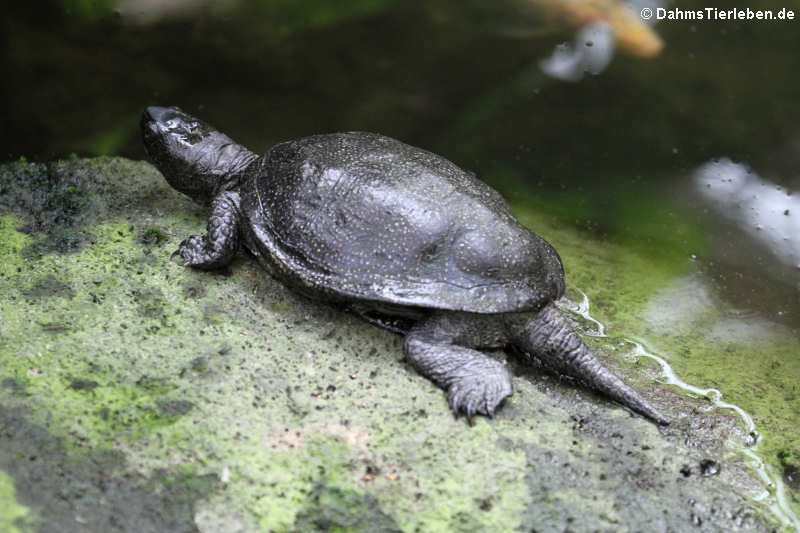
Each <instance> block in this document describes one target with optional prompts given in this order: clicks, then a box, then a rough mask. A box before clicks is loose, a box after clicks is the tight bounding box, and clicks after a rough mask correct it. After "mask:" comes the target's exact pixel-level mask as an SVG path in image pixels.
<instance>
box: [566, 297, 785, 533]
mask: <svg viewBox="0 0 800 533" xmlns="http://www.w3.org/2000/svg"><path fill="white" fill-rule="evenodd" d="M578 292H579V293H580V294H581V300H580V301H571V300H569V299H566V298H565V299H563V300H562V301H561V302H560V303H561V305H562V307H564V308H566V309H567V310H569V311H571V312H573V313H576V314H577V315H579V316H580V317H582V318H583V319H584V320H586V321H588V322H589V323H590V324H592V325H593V326H594V327H595V328H596V329H594V330H588V331H587V330H584V331H583V333H584V335H588V336H591V337H599V338H608V335H606V328H605V325H603V324H602V323H601V322H600V321H599V320H597V319H596V318H595V317H593V316H592V315H591V313H590V310H589V307H590V303H589V297H588V296H586V294H585V293H583V292H581V291H580V290H578ZM621 345H622V346H624V347H628V348H632V351H631V352H632V355H633V357H635V358H637V359H638V358H641V357H644V358H647V359H651V360H653V361H655V362H656V363H658V366H659V370H660V374H659V376H658V380H659V381H660V382H661V383H664V384H666V385H673V386H675V387H677V388H678V389H680V390H682V391H684V392H685V393H687V394H689V395H692V396H694V397H699V398H706V399H708V400H709V401H710V402H711V406H712V408H714V409H726V410H730V411H733V412H734V413H736V416H738V417H739V418H740V419H741V423H742V426H743V427H744V430H745V438H744V439H743V440H742V441H741V442H729V443H727V444H728V447H729V448H731V450H732V451H734V453H741V454H744V455H745V456H746V457H747V458H748V459H749V464H750V466H751V468H752V469H753V470H754V471H755V472H756V473H757V475H758V477H759V478H760V479H761V481H762V482H763V483H764V487H765V489H764V491H763V492H762V493H761V494H759V495H758V496H757V497H756V500H757V501H759V502H761V503H762V504H763V505H765V506H766V507H767V508H768V509H769V511H770V512H771V513H772V514H773V516H775V518H777V519H778V521H779V522H780V523H781V524H782V525H783V526H784V527H787V528H792V529H795V530H800V518H798V516H797V514H796V513H795V512H794V510H793V509H792V506H791V505H790V503H789V498H790V497H789V495H788V489H787V487H786V485H785V484H784V482H783V479H782V477H781V475H780V474H779V473H777V472H776V471H775V469H774V468H773V467H772V466H771V465H769V464H767V463H765V461H764V458H763V457H762V455H761V454H760V452H759V445H760V444H761V442H762V440H763V437H762V436H761V435H760V434H759V432H758V430H757V428H756V424H755V422H754V420H753V417H752V416H751V415H750V414H749V413H748V412H746V411H745V410H744V409H742V408H741V407H739V406H738V405H735V404H732V403H729V402H726V401H723V399H722V396H723V394H722V392H721V391H719V390H717V389H714V388H705V389H704V388H700V387H698V386H696V385H692V384H691V383H687V382H686V381H684V380H683V379H681V378H680V377H679V376H678V375H677V374H676V373H675V370H674V369H673V368H672V366H670V364H669V363H668V362H667V361H666V359H664V357H661V356H659V355H656V354H655V353H654V350H652V349H649V348H648V347H647V346H646V344H645V342H644V341H642V340H633V339H625V340H624V341H623V342H622V343H621Z"/></svg>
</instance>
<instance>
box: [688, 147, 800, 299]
mask: <svg viewBox="0 0 800 533" xmlns="http://www.w3.org/2000/svg"><path fill="white" fill-rule="evenodd" d="M693 183H694V186H695V189H696V191H697V192H698V193H699V194H700V196H701V197H702V198H703V199H704V200H705V202H706V204H707V205H708V206H709V207H710V209H711V210H713V212H714V213H715V214H716V215H719V216H720V217H723V218H724V219H725V220H726V221H727V222H728V223H729V224H730V225H733V226H734V227H735V228H736V230H737V231H735V233H734V234H733V235H732V239H731V240H730V243H729V246H728V250H729V253H728V254H726V255H728V256H729V258H730V259H732V260H733V261H734V262H739V263H754V262H759V263H761V267H762V268H761V270H762V272H764V273H766V274H768V275H770V276H771V277H773V278H775V279H777V280H779V281H783V282H785V283H787V284H788V285H790V286H792V289H793V290H794V291H796V292H797V293H800V195H797V194H794V191H793V190H791V189H789V188H785V187H781V186H778V185H776V184H775V183H771V182H770V181H769V180H766V179H764V178H762V177H761V176H759V175H758V174H757V173H755V172H754V171H753V170H752V169H751V168H750V167H748V166H747V165H745V164H743V163H736V162H734V161H731V160H730V159H728V158H722V159H719V160H714V161H710V162H708V163H705V164H703V165H701V166H700V167H699V168H697V170H695V172H694V174H693ZM739 236H746V240H744V241H743V240H742V239H741V238H739ZM748 241H749V242H748ZM754 245H755V247H756V250H755V251H754V250H752V248H754ZM764 254H768V256H769V257H771V260H768V261H763V260H761V261H759V260H758V259H759V255H764ZM790 290H791V289H790Z"/></svg>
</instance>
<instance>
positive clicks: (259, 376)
mask: <svg viewBox="0 0 800 533" xmlns="http://www.w3.org/2000/svg"><path fill="white" fill-rule="evenodd" d="M204 215H205V213H204V212H203V210H202V209H200V208H199V207H197V206H195V205H193V204H192V203H191V202H190V201H189V200H187V199H186V198H184V197H182V196H181V195H180V194H178V193H176V192H174V191H172V190H171V189H170V188H169V187H168V186H167V185H166V183H165V182H164V181H163V179H162V178H161V176H160V175H159V174H158V172H157V171H156V170H155V169H154V168H153V167H151V166H150V165H149V164H147V163H144V162H134V161H129V160H124V159H114V158H98V159H91V160H71V161H62V162H56V163H51V164H29V163H25V162H18V163H13V164H8V165H5V166H3V167H0V243H2V244H0V294H1V295H2V306H0V529H3V530H8V531H20V532H24V531H61V532H68V531H76V532H77V531H80V532H84V531H98V532H101V531H102V532H106V531H136V532H146V531H154V532H155V531H203V532H212V531H276V532H281V531H304V532H305V531H408V532H411V531H424V532H435V531H565V530H569V531H687V530H695V529H698V530H701V531H716V530H725V531H732V530H743V531H768V530H770V529H772V528H774V527H776V524H775V523H774V522H773V519H772V518H771V516H770V515H769V514H768V513H767V512H766V511H765V508H764V507H763V506H761V505H759V504H758V503H756V502H755V498H757V497H758V496H759V495H761V494H762V492H763V491H764V486H763V485H762V484H761V481H760V480H759V479H758V478H757V476H756V475H755V474H754V473H753V472H752V471H751V469H750V467H749V466H748V464H747V463H748V460H747V458H746V457H745V456H743V455H742V454H738V453H735V452H733V451H732V448H731V446H729V442H741V441H743V440H744V439H745V435H744V433H745V429H744V427H743V426H742V425H741V423H740V420H739V418H737V417H734V416H732V415H730V414H727V412H725V411H719V410H709V409H707V402H706V401H705V400H704V399H699V398H689V397H687V396H685V395H682V394H679V393H678V392H677V391H676V390H675V389H673V388H672V387H668V386H665V385H662V384H659V383H657V382H655V381H654V380H653V377H654V376H655V375H656V368H655V367H653V366H652V365H648V364H646V363H642V364H636V363H633V362H632V360H631V359H630V358H629V357H626V354H625V353H623V352H624V350H622V349H617V350H615V349H613V348H614V347H615V344H619V343H617V342H616V341H614V340H613V339H612V338H606V339H599V340H598V341H595V344H596V345H597V346H598V347H599V348H600V349H601V350H602V352H603V353H604V355H603V358H604V360H605V361H606V363H607V364H608V365H609V366H610V367H612V368H614V369H615V371H617V372H619V373H620V374H622V375H624V376H625V379H626V381H628V382H629V383H631V384H632V385H633V386H634V387H635V388H636V389H637V390H638V391H640V392H641V393H642V394H643V395H644V396H645V397H646V398H647V399H648V400H649V401H651V402H652V403H653V404H654V405H655V406H656V407H657V408H659V409H660V410H662V411H663V412H664V413H665V414H667V415H668V416H669V417H671V418H672V420H673V423H672V425H670V426H669V427H667V428H659V427H657V426H655V425H654V424H652V423H651V422H648V421H647V420H644V419H642V418H640V417H635V416H632V415H631V414H629V413H628V412H627V411H625V410H624V409H623V408H621V407H620V406H619V405H616V404H614V403H612V402H609V401H608V400H606V399H604V398H602V397H600V396H598V395H596V394H594V393H592V392H590V391H587V390H585V389H582V388H580V387H577V386H575V385H574V384H573V383H570V382H568V381H566V380H561V379H559V378H558V377H556V376H553V375H550V374H547V373H545V372H542V371H540V370H539V369H537V368H535V367H529V366H528V365H525V364H523V363H524V361H522V360H520V358H519V357H518V356H517V355H515V354H508V355H506V354H503V353H499V354H497V355H498V357H503V358H507V359H508V360H509V363H510V364H511V365H512V368H513V369H514V374H515V377H514V387H515V394H514V396H513V397H512V398H510V400H508V401H507V402H506V404H505V405H504V407H503V408H502V409H501V411H500V412H499V414H498V415H497V416H496V417H495V418H493V419H487V418H478V419H476V420H474V421H473V424H472V425H470V424H468V423H467V422H466V421H465V420H463V419H454V417H453V415H452V414H451V413H450V411H449V409H448V407H447V404H446V401H445V397H444V393H443V392H442V391H441V390H439V389H438V388H436V387H435V386H434V385H433V384H431V383H430V382H429V381H427V380H426V379H424V378H422V377H421V376H419V375H418V374H417V373H416V372H414V371H413V369H412V368H410V367H409V366H408V365H407V364H406V363H405V362H404V361H403V354H402V343H401V339H400V338H399V337H397V336H395V335H393V334H391V333H388V332H386V331H382V330H379V329H376V328H375V327H373V326H370V325H368V324H366V323H363V322H361V321H360V320H358V319H357V318H356V317H354V316H351V315H349V314H347V313H345V312H343V311H341V310H338V309H334V308H331V307H329V306H325V305H322V304H318V303H315V302H312V301H309V300H306V299H303V298H302V297H299V296H297V295H295V294H293V293H292V292H290V291H289V290H287V289H286V288H285V287H283V286H282V285H281V284H280V283H279V282H278V281H276V280H274V279H272V278H270V277H269V276H268V275H267V274H266V273H265V272H263V271H262V270H261V269H260V268H259V267H258V266H257V264H256V263H255V262H254V261H253V260H252V259H251V258H250V257H248V256H247V255H245V254H244V253H243V254H241V255H240V256H239V257H238V258H237V259H236V260H235V262H234V263H233V265H232V266H231V267H230V268H229V269H226V270H225V271H222V272H215V273H209V272H198V271H193V270H190V269H187V268H184V267H182V266H180V265H178V264H175V263H174V262H171V261H170V260H169V258H170V254H171V253H172V251H173V250H174V249H175V248H177V246H178V243H179V242H180V241H181V240H182V239H184V238H185V237H186V236H188V235H189V234H196V233H200V232H202V230H203V229H204V226H205V220H204ZM521 218H522V219H523V221H524V222H525V223H529V224H533V225H537V224H540V223H541V224H543V225H544V226H543V227H544V229H541V228H540V227H539V226H536V229H537V230H539V231H540V233H542V234H543V235H544V236H545V237H547V238H548V239H550V240H551V242H552V243H553V244H554V245H555V246H556V248H557V249H559V250H560V251H561V252H562V255H564V257H565V258H566V268H567V271H568V282H570V280H571V281H575V280H576V279H577V280H578V281H579V282H580V284H581V289H583V290H585V291H586V292H587V293H588V294H589V296H590V298H592V300H593V301H595V299H596V298H595V295H600V296H601V297H602V298H603V301H602V304H603V306H602V307H601V308H600V311H601V313H605V315H604V316H608V317H610V318H609V322H610V323H611V324H610V325H611V327H612V328H613V327H615V324H614V320H613V318H614V317H615V316H618V315H617V314H615V311H614V310H615V309H617V308H619V309H626V310H628V309H629V308H630V306H637V305H638V306H639V308H640V309H643V308H644V306H645V305H646V303H647V302H648V301H649V300H650V299H651V297H652V296H653V295H654V294H656V293H657V291H661V290H664V287H665V286H667V285H668V284H667V281H666V280H668V279H669V277H670V276H671V275H672V273H671V272H668V273H663V272H662V273H660V274H659V275H657V276H656V275H654V276H652V280H654V281H652V284H651V286H648V285H646V286H644V289H642V290H645V289H646V290H648V291H650V293H648V294H638V295H636V297H635V298H633V297H632V296H631V294H630V292H625V291H623V290H620V291H618V294H619V297H618V298H615V294H616V293H615V291H614V289H613V287H610V288H609V287H608V286H606V287H597V288H596V287H594V286H591V285H590V283H591V282H592V279H591V277H592V276H595V277H596V278H597V280H599V281H603V280H604V279H606V278H608V277H609V276H610V274H609V272H612V271H613V270H614V269H617V268H619V264H620V261H624V259H625V255H624V254H623V253H622V252H621V251H619V250H618V251H617V252H618V253H616V252H615V251H614V250H613V249H612V250H610V251H607V252H606V253H605V255H603V254H600V255H592V256H590V257H583V258H581V256H582V254H581V252H580V250H581V249H582V246H583V245H584V240H585V239H587V238H588V237H587V236H586V235H582V234H579V233H575V232H571V231H570V230H566V229H563V228H562V229H559V230H557V231H556V230H548V226H547V224H546V221H542V220H540V219H538V218H536V216H535V215H533V214H528V215H526V216H522V217H521ZM589 246H590V247H592V246H594V247H595V248H597V249H601V248H603V249H606V250H607V249H608V246H611V245H604V244H599V243H589ZM630 259H631V261H634V263H635V261H636V258H635V257H632V256H631V258H630ZM573 265H575V267H576V268H577V269H578V271H577V272H578V273H577V274H575V273H574V272H572V273H571V268H573ZM589 273H594V274H593V275H591V276H590V274H589ZM625 275H626V274H624V273H623V274H622V275H621V276H622V281H620V283H623V282H624V276H625ZM631 275H633V274H631ZM639 287H641V286H639ZM623 297H624V298H626V299H622V298H623ZM599 303H600V302H599V301H598V305H599ZM619 313H622V312H621V311H619ZM576 318H577V317H576ZM643 323H644V322H643ZM579 325H580V324H579ZM616 334H618V335H621V336H624V335H625V334H627V332H625V331H619V330H618V331H616Z"/></svg>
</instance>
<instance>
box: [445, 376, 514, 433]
mask: <svg viewBox="0 0 800 533" xmlns="http://www.w3.org/2000/svg"><path fill="white" fill-rule="evenodd" d="M504 377H505V376H504ZM511 394H512V389H511V383H510V382H509V381H508V380H507V379H501V380H497V379H492V377H491V376H480V375H478V376H463V377H461V378H460V379H458V380H457V381H455V382H453V383H452V384H451V385H450V387H449V388H448V390H447V396H448V403H449V404H450V409H452V410H453V413H454V414H455V415H456V417H458V416H459V415H461V414H464V415H465V416H466V417H467V421H468V422H469V423H472V417H473V416H475V415H484V416H487V417H489V418H491V417H492V415H494V412H495V411H496V410H497V407H498V406H499V405H500V404H501V403H502V402H503V400H505V399H506V398H508V397H509V396H511Z"/></svg>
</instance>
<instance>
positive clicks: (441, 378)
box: [404, 313, 513, 419]
mask: <svg viewBox="0 0 800 533" xmlns="http://www.w3.org/2000/svg"><path fill="white" fill-rule="evenodd" d="M484 320H485V318H484ZM485 329H487V326H486V324H481V323H480V322H478V321H476V320H474V319H473V318H472V317H471V316H470V315H467V314H466V313H435V314H433V315H432V316H430V317H428V318H426V319H424V320H421V321H420V322H418V323H417V324H415V325H414V327H413V328H412V329H411V331H409V333H408V335H406V338H405V344H404V349H405V353H406V357H407V359H408V360H409V362H410V363H411V364H412V365H413V366H414V368H415V369H416V370H417V371H418V372H419V373H420V374H422V375H423V376H425V377H426V378H428V379H430V380H431V381H433V382H434V383H436V384H437V385H439V386H440V387H442V388H443V389H445V390H446V391H447V396H448V402H449V404H450V408H451V409H452V410H453V412H454V413H455V414H456V416H458V415H459V414H460V413H464V414H465V415H467V418H470V419H471V418H472V416H473V415H475V414H482V415H487V416H491V415H492V414H494V412H495V410H496V409H497V406H498V405H500V403H501V402H502V401H503V400H504V399H505V398H507V397H509V396H511V394H512V392H513V389H512V387H511V375H510V374H509V372H508V370H507V369H506V367H505V365H504V364H503V363H501V362H500V361H498V360H496V359H493V358H491V357H489V356H487V355H486V354H484V353H482V352H479V351H478V350H475V349H473V347H476V346H485V347H488V346H495V345H498V346H499V345H502V344H503V343H502V342H500V339H494V340H496V341H497V342H486V341H487V340H492V337H493V336H492V335H491V334H489V335H488V336H485V335H483V334H485V333H486V331H484V330H485Z"/></svg>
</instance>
